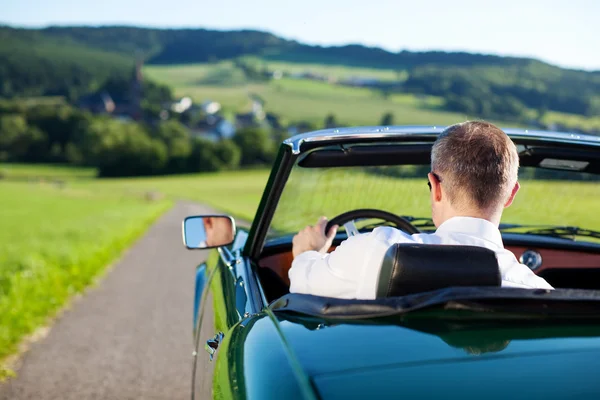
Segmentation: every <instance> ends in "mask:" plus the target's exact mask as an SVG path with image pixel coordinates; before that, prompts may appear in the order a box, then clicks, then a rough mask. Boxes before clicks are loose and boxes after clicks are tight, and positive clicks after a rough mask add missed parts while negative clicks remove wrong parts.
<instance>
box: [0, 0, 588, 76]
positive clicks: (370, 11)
mask: <svg viewBox="0 0 600 400" xmlns="http://www.w3.org/2000/svg"><path fill="white" fill-rule="evenodd" d="M0 10H2V11H1V12H0V22H1V23H4V24H9V25H13V26H28V27H40V26H47V25H51V24H54V25H84V24H85V25H87V24H90V25H106V24H118V25H136V26H151V27H173V28H176V27H203V28H216V29H239V28H253V29H259V30H264V31H269V32H272V33H275V34H277V35H280V36H282V37H285V38H288V39H296V40H299V41H302V42H305V43H309V44H321V45H332V44H335V45H339V44H348V43H361V44H365V45H370V46H379V47H383V48H385V49H387V50H390V51H398V50H446V51H455V50H461V51H469V52H480V53H492V54H500V55H515V56H526V57H533V58H537V59H541V60H543V61H547V62H550V63H552V64H556V65H561V66H565V67H570V68H580V69H588V70H600V0H569V1H565V0H545V1H544V0H501V1H494V2H492V1H485V0H432V1H418V0H412V1H403V0H370V1H365V0H360V1H358V0H296V1H292V0H276V1H275V0H213V1H210V0H195V1H194V0H179V1H177V0H173V1H164V0H162V1H158V0H145V1H139V0H135V1H133V0H129V1H127V0H102V1H91V0H89V1H85V0H84V1H81V0H80V1H73V0H0Z"/></svg>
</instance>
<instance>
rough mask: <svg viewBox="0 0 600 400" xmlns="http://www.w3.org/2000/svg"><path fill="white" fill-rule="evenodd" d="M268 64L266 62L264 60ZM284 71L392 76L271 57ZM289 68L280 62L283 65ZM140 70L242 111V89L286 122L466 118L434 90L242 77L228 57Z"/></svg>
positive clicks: (181, 92) (182, 92)
mask: <svg viewBox="0 0 600 400" xmlns="http://www.w3.org/2000/svg"><path fill="white" fill-rule="evenodd" d="M269 65H271V64H269ZM274 65H276V66H277V67H281V68H282V69H283V70H285V71H288V72H301V71H306V70H311V71H314V72H320V73H328V74H330V75H331V76H334V77H336V78H345V77H346V78H347V77H351V76H368V77H374V78H381V79H392V78H394V77H395V75H396V73H395V72H394V71H391V70H389V71H386V70H376V69H367V68H353V67H341V66H320V67H318V68H317V66H314V65H311V64H300V65H298V64H285V63H276V64H274ZM286 65H287V66H289V68H284V67H285V66H286ZM144 73H145V74H147V76H148V77H149V78H151V79H154V80H156V81H157V82H161V83H165V84H168V85H169V86H171V87H172V88H173V90H174V93H175V95H177V96H190V97H191V98H192V99H193V100H194V101H196V102H202V101H205V100H208V99H210V100H213V101H218V102H219V103H221V104H222V105H223V106H224V107H226V108H228V109H230V110H235V111H247V110H249V107H250V105H251V103H250V100H249V97H248V95H249V94H257V95H259V96H260V97H261V98H263V99H264V100H265V108H266V109H267V110H268V111H271V112H274V113H276V114H278V115H281V116H282V117H283V118H285V119H286V120H288V121H290V122H297V121H310V122H314V123H319V124H321V123H322V122H323V120H324V119H325V117H326V116H327V115H328V114H334V115H335V116H336V118H337V119H338V121H339V122H340V123H342V124H347V125H378V124H379V123H380V121H381V117H382V116H383V114H385V113H386V112H392V113H393V114H394V122H395V124H397V125H403V124H408V125H432V124H439V125H443V124H450V123H454V122H456V121H462V120H464V119H465V118H466V116H465V115H462V114H460V113H452V112H448V111H443V110H442V109H441V106H442V105H443V100H442V99H441V98H438V97H434V96H423V97H416V96H413V95H409V94H396V95H390V96H383V95H381V94H380V93H379V92H377V91H374V90H371V89H367V88H357V87H346V86H339V85H331V84H328V83H326V82H320V81H308V80H304V79H302V80H300V79H291V78H283V79H279V80H272V81H270V82H266V83H256V82H248V81H246V79H245V78H244V75H243V73H242V71H241V70H240V69H238V68H237V67H236V66H235V65H233V63H232V62H229V61H223V62H220V63H215V64H191V65H174V66H173V65H169V66H146V67H145V69H144Z"/></svg>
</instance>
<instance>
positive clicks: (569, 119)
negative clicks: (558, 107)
mask: <svg viewBox="0 0 600 400" xmlns="http://www.w3.org/2000/svg"><path fill="white" fill-rule="evenodd" d="M542 122H543V123H544V124H552V123H556V124H561V125H564V126H567V127H569V128H575V127H579V128H583V129H585V130H599V131H600V116H595V117H590V118H588V117H584V116H582V115H575V114H566V113H560V112H555V111H549V112H547V113H546V114H545V115H544V117H543V118H542Z"/></svg>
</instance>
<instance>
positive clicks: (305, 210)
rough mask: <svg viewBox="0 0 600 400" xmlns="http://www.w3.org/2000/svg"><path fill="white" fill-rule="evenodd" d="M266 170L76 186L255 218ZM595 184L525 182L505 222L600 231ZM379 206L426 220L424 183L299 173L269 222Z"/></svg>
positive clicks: (300, 223)
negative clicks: (158, 196) (156, 195)
mask: <svg viewBox="0 0 600 400" xmlns="http://www.w3.org/2000/svg"><path fill="white" fill-rule="evenodd" d="M268 175H269V171H268V170H247V171H229V172H220V173H209V174H198V175H182V176H171V177H153V178H135V179H110V180H99V181H78V182H76V183H74V185H75V187H81V188H83V189H86V190H92V188H95V189H94V190H99V191H101V192H124V193H130V194H138V195H141V194H143V193H145V192H147V191H156V192H160V193H162V194H164V195H165V196H167V197H169V198H171V199H174V200H176V199H189V200H193V201H198V202H203V203H206V204H209V205H211V206H213V207H215V208H217V209H219V210H222V211H223V212H226V213H230V214H232V215H234V216H235V217H238V218H243V219H245V220H252V219H253V218H254V215H255V213H256V209H257V207H258V203H259V201H260V198H261V196H262V193H263V190H264V188H265V185H266V182H267V179H268ZM599 206H600V184H598V182H569V181H531V180H523V181H522V182H521V190H520V191H519V194H518V195H517V197H516V199H515V202H514V204H513V205H512V206H511V207H510V208H508V209H507V210H506V212H505V215H504V219H503V222H511V223H532V224H552V225H575V226H581V227H586V228H589V229H594V230H600V215H596V214H597V213H595V212H593V211H591V210H597V209H598V207H599ZM373 207H375V208H382V209H384V210H389V211H392V212H395V213H398V214H401V215H415V216H428V215H429V214H430V209H429V191H428V189H427V185H426V178H425V177H423V178H419V179H413V178H411V179H398V178H390V177H384V176H375V175H371V174H365V173H362V172H357V171H354V170H350V169H341V168H339V169H334V170H329V171H324V170H298V171H296V172H294V173H293V174H292V176H291V177H290V179H289V181H288V183H287V185H286V190H285V191H284V194H283V196H282V198H281V200H280V206H279V209H278V210H277V212H276V218H275V220H274V224H275V227H276V228H277V229H279V230H283V231H288V232H292V231H294V230H298V229H300V228H302V227H304V226H305V225H306V224H307V223H313V220H316V219H317V218H318V217H319V216H320V215H326V216H328V217H330V218H331V217H333V216H335V215H337V214H339V213H341V212H343V211H347V210H348V209H352V208H373Z"/></svg>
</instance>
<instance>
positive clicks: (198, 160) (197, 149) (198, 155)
mask: <svg viewBox="0 0 600 400" xmlns="http://www.w3.org/2000/svg"><path fill="white" fill-rule="evenodd" d="M216 150H217V144H216V143H214V142H211V141H210V140H208V139H204V138H194V140H193V141H192V153H191V155H190V157H189V159H188V168H189V170H190V171H192V172H215V171H219V170H220V169H221V165H222V163H221V160H220V159H219V157H218V156H217V151H216Z"/></svg>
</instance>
